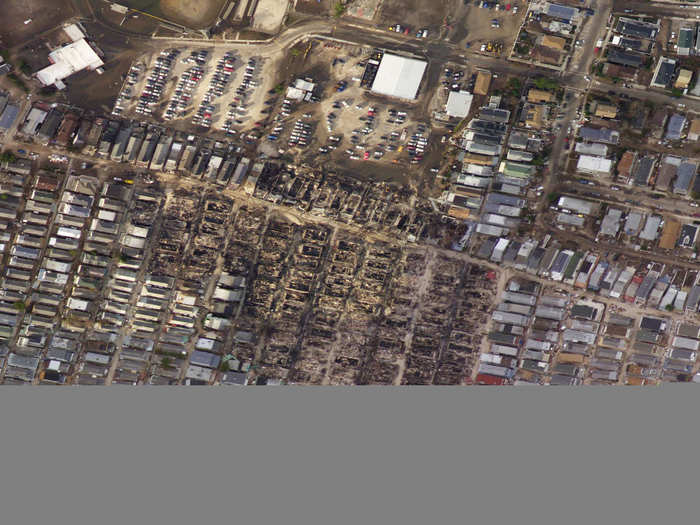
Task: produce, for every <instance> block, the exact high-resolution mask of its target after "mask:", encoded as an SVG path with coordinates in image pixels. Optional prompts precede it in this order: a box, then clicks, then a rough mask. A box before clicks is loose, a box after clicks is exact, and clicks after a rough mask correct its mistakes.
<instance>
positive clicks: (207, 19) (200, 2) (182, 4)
mask: <svg viewBox="0 0 700 525" xmlns="http://www.w3.org/2000/svg"><path fill="white" fill-rule="evenodd" d="M226 2H227V0H124V1H122V2H120V3H121V4H123V5H126V6H128V7H131V8H132V9H138V10H140V11H144V12H146V13H150V14H152V15H154V16H158V17H162V18H166V19H168V20H172V21H173V22H175V23H176V24H182V25H184V26H187V27H191V28H193V29H203V28H205V27H209V26H210V25H212V24H213V23H214V22H215V21H216V17H217V15H218V14H219V11H220V10H221V8H222V6H223V5H224V4H225V3H226Z"/></svg>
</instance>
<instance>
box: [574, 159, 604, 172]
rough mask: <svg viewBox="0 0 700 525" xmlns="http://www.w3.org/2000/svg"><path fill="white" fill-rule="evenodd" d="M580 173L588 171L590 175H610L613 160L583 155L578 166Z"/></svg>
mask: <svg viewBox="0 0 700 525" xmlns="http://www.w3.org/2000/svg"><path fill="white" fill-rule="evenodd" d="M576 169H577V170H578V171H587V172H590V173H610V170H611V169H612V160H610V159H606V158H603V157H594V156H592V155H581V156H580V157H579V159H578V164H577V165H576Z"/></svg>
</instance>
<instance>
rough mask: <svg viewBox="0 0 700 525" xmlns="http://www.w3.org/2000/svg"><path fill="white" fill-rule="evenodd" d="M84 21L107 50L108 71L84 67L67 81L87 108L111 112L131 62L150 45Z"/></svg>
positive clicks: (74, 97) (76, 100) (72, 94)
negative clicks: (133, 41)
mask: <svg viewBox="0 0 700 525" xmlns="http://www.w3.org/2000/svg"><path fill="white" fill-rule="evenodd" d="M83 25H84V27H85V29H86V30H87V31H88V34H89V35H90V36H91V37H92V38H94V39H95V41H96V42H97V43H98V45H99V47H100V49H101V50H102V51H103V52H104V54H105V56H104V62H105V65H104V68H103V69H104V73H103V74H102V75H98V74H97V73H95V72H94V71H82V72H80V73H78V74H76V75H73V76H72V77H70V78H69V79H68V80H67V82H66V84H67V85H68V90H67V95H68V99H69V101H70V102H71V103H73V104H76V105H78V106H81V107H84V108H86V109H93V110H100V111H104V112H106V113H109V111H111V110H112V104H113V102H114V98H115V97H116V96H117V93H118V92H119V89H120V87H121V84H122V75H124V74H126V72H127V70H128V69H129V66H130V65H131V62H132V61H133V60H135V59H136V58H137V57H138V56H139V55H140V54H143V52H144V48H145V49H148V48H150V45H146V44H144V43H142V42H138V43H136V44H134V45H133V46H132V45H131V44H130V43H127V41H126V40H125V39H124V37H122V36H121V35H117V34H113V33H110V32H105V31H104V30H103V29H102V27H101V26H99V25H96V24H91V23H89V22H85V23H83ZM136 46H138V48H139V49H138V50H137V49H136Z"/></svg>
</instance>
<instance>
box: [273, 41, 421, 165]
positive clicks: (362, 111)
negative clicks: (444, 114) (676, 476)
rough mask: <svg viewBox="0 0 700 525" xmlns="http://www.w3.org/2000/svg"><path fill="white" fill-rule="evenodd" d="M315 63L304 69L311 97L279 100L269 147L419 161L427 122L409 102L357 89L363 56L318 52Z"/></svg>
mask: <svg viewBox="0 0 700 525" xmlns="http://www.w3.org/2000/svg"><path fill="white" fill-rule="evenodd" d="M315 59H316V62H317V63H316V64H314V65H311V64H310V70H309V71H310V72H311V73H310V74H314V75H315V77H311V76H310V77H307V78H313V79H314V80H318V81H319V82H318V84H317V85H316V88H315V90H314V92H313V93H314V97H313V98H312V99H311V101H309V102H304V101H294V100H291V99H284V100H283V101H282V105H281V107H280V112H279V113H278V114H277V115H276V116H275V118H274V121H275V122H274V126H273V127H272V128H271V130H270V132H269V134H268V135H267V137H266V141H267V142H268V143H271V144H272V145H274V146H276V147H277V148H278V149H279V152H280V153H282V152H286V151H287V150H286V148H291V149H292V151H298V152H299V153H301V154H308V155H309V156H310V155H312V154H313V155H314V157H318V155H319V154H320V155H327V156H329V157H330V158H333V159H335V160H342V159H345V160H348V159H349V160H352V161H362V160H364V161H375V162H390V163H394V164H402V165H406V166H409V165H411V164H418V163H420V162H421V161H422V160H423V154H424V152H425V150H426V148H427V146H428V144H429V138H430V134H431V129H430V125H429V124H428V122H427V119H422V118H420V116H419V115H417V113H418V109H417V108H416V106H415V105H414V104H412V103H410V102H406V101H400V100H391V99H387V98H384V97H379V96H376V95H374V94H372V93H370V92H369V91H367V90H366V89H365V88H364V87H362V85H361V83H362V77H363V72H364V71H365V70H364V67H365V64H366V57H362V56H360V57H356V56H352V53H347V54H344V53H338V52H336V51H334V50H333V51H331V50H328V51H327V50H325V48H320V49H319V50H318V52H317V53H316V54H315ZM302 76H303V75H302ZM322 77H323V78H322ZM269 96H271V97H272V98H274V96H272V95H269ZM269 101H271V100H269Z"/></svg>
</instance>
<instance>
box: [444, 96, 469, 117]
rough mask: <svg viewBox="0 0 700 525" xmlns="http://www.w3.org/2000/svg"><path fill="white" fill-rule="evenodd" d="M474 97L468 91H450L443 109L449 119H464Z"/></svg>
mask: <svg viewBox="0 0 700 525" xmlns="http://www.w3.org/2000/svg"><path fill="white" fill-rule="evenodd" d="M473 98H474V96H473V95H472V94H471V93H469V92H468V91H450V95H449V96H448V97H447V106H446V108H445V110H446V112H447V114H448V115H449V116H450V117H458V118H465V117H466V116H467V115H469V109H470V108H471V107H472V100H473Z"/></svg>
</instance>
